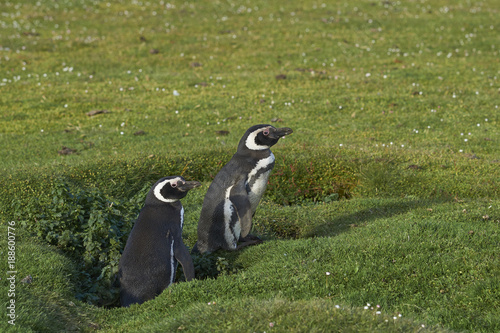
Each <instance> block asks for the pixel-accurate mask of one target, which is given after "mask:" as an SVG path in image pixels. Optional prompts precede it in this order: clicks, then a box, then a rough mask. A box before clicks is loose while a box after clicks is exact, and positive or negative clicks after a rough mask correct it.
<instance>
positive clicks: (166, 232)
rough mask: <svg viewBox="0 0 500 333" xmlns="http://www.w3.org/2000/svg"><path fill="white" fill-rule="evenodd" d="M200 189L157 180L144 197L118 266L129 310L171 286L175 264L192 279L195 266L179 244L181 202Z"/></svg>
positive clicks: (177, 179) (123, 301)
mask: <svg viewBox="0 0 500 333" xmlns="http://www.w3.org/2000/svg"><path fill="white" fill-rule="evenodd" d="M199 186H201V184H200V183H199V182H196V181H191V182H187V181H185V180H184V178H182V177H180V176H173V177H164V178H161V179H160V180H158V181H157V182H156V183H155V184H154V185H153V187H152V188H151V190H150V191H149V193H148V194H147V196H146V201H145V203H144V207H143V208H142V210H141V212H140V213H139V217H138V218H137V221H136V222H135V225H134V227H133V228H132V231H131V232H130V235H129V237H128V240H127V243H126V245H125V249H124V250H123V254H122V257H121V259H120V264H119V280H120V301H121V305H122V306H124V307H128V306H130V305H131V304H134V303H139V304H141V303H143V302H145V301H148V300H151V299H153V298H155V297H156V296H157V295H159V294H160V293H161V292H162V291H163V290H164V289H165V288H167V287H168V286H169V285H170V284H172V283H173V282H174V279H175V271H176V269H177V262H180V263H181V265H182V270H183V271H184V275H185V277H186V280H187V281H190V280H192V279H194V265H193V260H192V259H191V255H190V254H189V251H188V249H187V248H186V246H185V245H184V243H183V242H182V227H183V223H184V208H183V207H182V204H181V202H180V201H179V200H180V199H182V198H184V197H185V196H186V195H187V193H188V191H189V190H191V189H193V188H196V187H199Z"/></svg>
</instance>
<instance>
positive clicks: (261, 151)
mask: <svg viewBox="0 0 500 333" xmlns="http://www.w3.org/2000/svg"><path fill="white" fill-rule="evenodd" d="M292 132H293V131H292V129H290V128H287V127H283V128H275V127H273V126H271V125H255V126H252V127H250V128H249V129H248V130H247V131H246V132H245V134H244V135H243V137H242V138H241V140H240V142H239V144H238V149H237V151H236V153H235V154H234V155H233V157H232V158H231V160H230V161H229V162H228V163H227V164H226V165H225V166H224V167H223V168H222V169H221V170H220V171H219V173H218V174H217V175H216V176H215V178H214V180H213V182H212V184H211V185H210V187H209V188H208V191H207V194H206V195H205V199H204V201H203V207H202V209H201V215H200V220H199V222H198V242H197V243H196V245H195V246H194V248H193V252H200V253H205V252H212V251H215V250H217V249H220V248H222V249H224V250H236V249H239V248H241V247H244V246H247V245H252V244H256V243H259V242H261V240H260V239H259V238H258V237H256V236H252V235H249V232H250V230H251V228H252V217H253V215H254V214H255V211H256V210H257V206H258V205H259V202H260V199H261V198H262V195H263V194H264V191H265V190H266V186H267V180H268V178H269V174H270V173H271V170H272V169H273V167H274V155H273V153H272V152H271V150H270V148H271V147H272V146H273V145H275V144H276V143H277V142H278V140H279V139H280V138H281V137H284V136H285V135H288V134H290V133H292ZM238 241H240V242H241V244H240V245H238Z"/></svg>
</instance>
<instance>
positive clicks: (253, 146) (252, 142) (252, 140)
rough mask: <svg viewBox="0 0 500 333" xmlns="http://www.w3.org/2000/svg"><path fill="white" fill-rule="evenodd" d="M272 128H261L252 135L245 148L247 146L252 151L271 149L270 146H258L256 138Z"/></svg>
mask: <svg viewBox="0 0 500 333" xmlns="http://www.w3.org/2000/svg"><path fill="white" fill-rule="evenodd" d="M269 128H270V127H262V128H259V129H258V130H256V131H254V132H252V133H250V135H249V136H248V138H247V139H246V141H245V146H247V148H248V149H250V150H264V149H269V148H270V146H264V145H258V144H256V143H255V138H256V137H257V134H259V133H261V132H263V131H264V130H266V129H269Z"/></svg>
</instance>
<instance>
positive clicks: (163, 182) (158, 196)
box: [153, 177, 181, 203]
mask: <svg viewBox="0 0 500 333" xmlns="http://www.w3.org/2000/svg"><path fill="white" fill-rule="evenodd" d="M180 180H181V179H180V178H179V177H176V178H173V179H166V180H164V181H162V182H161V183H159V184H158V185H156V187H155V189H154V191H153V192H154V194H155V197H156V199H158V200H160V201H163V202H168V203H171V202H176V201H177V199H167V198H164V197H163V195H161V192H160V191H161V189H162V188H163V186H165V185H166V184H167V183H177V182H178V181H180Z"/></svg>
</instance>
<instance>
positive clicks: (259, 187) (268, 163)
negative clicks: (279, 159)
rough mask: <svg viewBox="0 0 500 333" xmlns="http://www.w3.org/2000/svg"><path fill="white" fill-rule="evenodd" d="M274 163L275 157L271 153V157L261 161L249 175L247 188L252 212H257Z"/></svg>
mask: <svg viewBox="0 0 500 333" xmlns="http://www.w3.org/2000/svg"><path fill="white" fill-rule="evenodd" d="M273 163H274V155H273V153H271V155H269V157H267V158H264V159H261V160H260V161H259V162H257V165H256V166H255V167H254V168H253V169H252V171H250V173H249V174H248V180H247V185H248V186H247V188H248V189H249V192H248V198H249V200H250V205H251V207H252V212H255V210H256V209H257V206H258V204H259V202H260V199H261V198H262V195H263V194H264V191H265V190H266V187H267V181H268V179H269V175H270V174H271V170H272V166H273Z"/></svg>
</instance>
